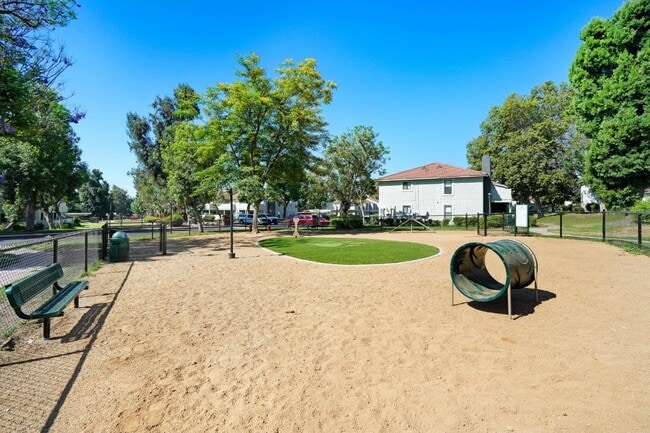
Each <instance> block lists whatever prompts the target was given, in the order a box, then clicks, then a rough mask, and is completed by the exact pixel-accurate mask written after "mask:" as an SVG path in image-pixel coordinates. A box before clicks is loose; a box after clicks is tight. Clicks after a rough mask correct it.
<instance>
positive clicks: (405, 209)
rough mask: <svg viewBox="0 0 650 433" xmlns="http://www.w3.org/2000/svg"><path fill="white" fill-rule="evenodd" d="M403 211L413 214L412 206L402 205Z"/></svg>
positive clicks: (405, 213) (406, 213)
mask: <svg viewBox="0 0 650 433" xmlns="http://www.w3.org/2000/svg"><path fill="white" fill-rule="evenodd" d="M402 213H403V214H404V215H411V206H402Z"/></svg>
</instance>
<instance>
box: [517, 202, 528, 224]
mask: <svg viewBox="0 0 650 433" xmlns="http://www.w3.org/2000/svg"><path fill="white" fill-rule="evenodd" d="M515 225H516V226H517V227H528V205H527V204H518V205H517V206H516V208H515Z"/></svg>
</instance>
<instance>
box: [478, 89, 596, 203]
mask: <svg viewBox="0 0 650 433" xmlns="http://www.w3.org/2000/svg"><path fill="white" fill-rule="evenodd" d="M572 96H573V94H572V91H571V90H570V89H569V87H568V86H567V85H566V84H565V83H562V84H559V85H556V84H554V83H552V82H546V83H544V84H543V85H541V86H538V87H535V88H533V89H532V91H531V93H530V95H528V96H522V95H517V94H512V95H510V96H508V98H506V100H505V101H504V103H503V104H502V105H501V106H499V107H494V108H492V109H491V110H490V112H489V114H488V117H487V119H486V120H485V121H483V122H482V123H481V135H480V136H479V137H477V138H476V139H474V140H473V141H471V142H470V143H468V144H467V160H468V162H469V164H470V166H471V168H473V169H476V170H480V169H481V158H482V156H483V155H485V154H487V155H490V157H491V160H492V178H493V179H495V180H497V181H499V182H502V183H504V184H506V185H507V186H508V187H510V188H512V194H513V198H514V199H516V200H517V201H519V202H522V203H525V202H528V201H529V199H530V198H531V197H532V198H534V199H535V202H537V203H538V204H539V205H540V206H539V207H540V209H541V205H551V206H552V205H560V204H562V203H563V202H564V201H565V200H570V199H573V198H574V197H575V196H576V194H577V192H578V190H579V184H578V180H579V176H580V173H581V172H582V164H583V162H582V161H583V160H582V158H583V153H584V148H585V146H586V141H585V139H584V137H583V136H582V135H581V134H579V133H577V132H576V131H575V128H574V127H573V124H574V122H575V119H574V117H573V116H572V115H571V114H570V113H569V107H570V102H571V99H572Z"/></svg>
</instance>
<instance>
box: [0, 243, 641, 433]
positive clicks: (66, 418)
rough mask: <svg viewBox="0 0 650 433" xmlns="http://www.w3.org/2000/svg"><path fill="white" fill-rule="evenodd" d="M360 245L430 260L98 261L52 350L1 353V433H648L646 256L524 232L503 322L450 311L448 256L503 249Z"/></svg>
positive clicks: (499, 313)
mask: <svg viewBox="0 0 650 433" xmlns="http://www.w3.org/2000/svg"><path fill="white" fill-rule="evenodd" d="M361 236H369V237H374V238H385V239H400V240H407V241H414V242H422V243H429V244H433V245H436V246H438V247H440V248H441V249H442V251H443V254H442V255H440V256H438V257H435V258H432V259H429V260H425V261H419V262H415V263H408V264H399V265H384V266H363V267H342V266H332V265H321V264H316V263H305V262H299V261H295V260H292V259H291V258H289V257H284V256H278V255H275V254H273V253H271V252H269V251H266V250H263V249H260V248H258V247H257V246H256V240H257V238H256V237H255V236H253V235H250V234H241V235H239V234H238V236H236V242H237V244H236V246H235V252H236V254H237V258H236V259H235V260H228V259H227V253H228V239H227V235H225V234H224V235H223V236H214V237H204V238H203V237H202V238H194V239H192V238H190V239H183V240H173V241H171V242H170V248H169V251H170V253H171V254H170V255H169V256H166V257H153V258H150V259H148V260H142V261H135V262H133V263H131V262H129V263H115V264H110V265H106V266H104V267H103V268H102V269H100V271H98V272H97V274H96V275H94V276H92V278H91V289H90V290H89V291H88V293H87V294H84V297H83V298H82V302H81V304H82V306H83V307H84V308H81V309H79V310H76V311H75V310H70V311H69V312H66V316H65V317H63V318H60V319H54V320H53V323H52V334H53V335H54V336H59V337H60V338H59V339H56V340H54V341H52V342H50V343H48V344H45V343H43V342H42V341H41V340H40V338H39V335H40V327H39V325H37V324H30V325H27V326H25V327H24V328H23V330H22V332H21V340H20V341H19V344H18V346H17V348H16V350H15V351H14V352H1V353H0V364H1V365H0V375H1V376H2V385H0V389H1V394H0V395H1V398H0V407H2V410H1V411H0V431H25V432H33V431H42V430H43V431H51V432H72V431H75V432H81V431H83V432H133V431H154V432H180V431H183V432H206V431H214V432H319V431H323V432H434V431H435V432H455V431H467V432H509V431H515V432H517V431H525V432H577V431H589V432H621V431H625V432H647V431H650V411H648V409H647V408H648V407H649V406H650V362H649V361H648V360H649V359H650V331H649V330H650V326H649V325H650V319H649V317H650V315H649V314H648V308H649V307H648V305H650V290H649V289H650V282H648V279H647V272H648V269H650V258H648V257H645V256H633V255H630V254H628V253H625V252H623V251H621V250H619V249H616V248H614V247H612V246H609V245H607V244H603V243H599V242H586V241H577V240H566V239H565V240H561V239H549V238H541V237H533V238H519V239H521V240H523V241H524V242H525V243H526V244H527V245H529V246H530V248H531V249H532V250H533V251H534V252H535V254H536V256H537V258H538V260H539V263H540V271H539V278H538V282H539V287H540V294H541V300H542V302H541V303H539V304H535V302H534V296H533V292H532V290H530V289H522V290H519V291H516V292H515V294H514V297H513V307H514V314H515V316H516V320H512V321H511V320H508V316H507V307H506V303H505V298H502V299H500V300H498V301H496V302H494V303H490V304H477V303H473V302H471V303H466V302H464V303H460V304H459V305H456V306H453V307H452V306H451V293H450V291H451V282H450V277H449V261H450V259H451V255H452V254H453V252H454V251H455V249H456V248H457V247H458V246H460V245H461V244H463V243H465V242H468V241H472V240H478V241H481V242H486V241H493V240H496V239H498V238H496V237H488V238H483V237H477V236H476V235H474V234H467V233H431V232H417V233H382V234H373V235H361ZM460 299H462V296H460V295H457V296H456V300H457V302H458V301H459V300H460ZM30 339H32V340H33V341H32V342H31V344H29V343H28V342H29V341H30ZM44 426H45V428H44Z"/></svg>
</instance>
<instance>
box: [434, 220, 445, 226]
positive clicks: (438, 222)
mask: <svg viewBox="0 0 650 433" xmlns="http://www.w3.org/2000/svg"><path fill="white" fill-rule="evenodd" d="M441 225H442V223H441V222H440V220H431V226H432V227H440V226H441Z"/></svg>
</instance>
